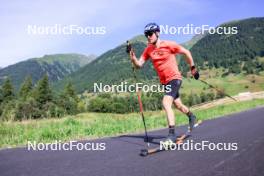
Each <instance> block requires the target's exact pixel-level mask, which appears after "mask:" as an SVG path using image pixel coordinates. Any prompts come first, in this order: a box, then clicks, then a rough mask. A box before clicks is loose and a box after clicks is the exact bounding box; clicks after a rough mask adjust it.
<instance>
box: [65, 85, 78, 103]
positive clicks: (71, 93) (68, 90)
mask: <svg viewBox="0 0 264 176" xmlns="http://www.w3.org/2000/svg"><path fill="white" fill-rule="evenodd" d="M63 94H64V95H65V96H66V97H72V98H73V99H75V100H76V102H78V101H79V98H78V96H77V94H76V93H75V90H74V87H73V85H72V83H71V82H68V84H67V85H66V86H65V88H64V93H63Z"/></svg>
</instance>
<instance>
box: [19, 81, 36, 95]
mask: <svg viewBox="0 0 264 176" xmlns="http://www.w3.org/2000/svg"><path fill="white" fill-rule="evenodd" d="M32 88H33V84H32V78H31V76H28V77H27V78H26V79H25V80H24V82H23V84H22V85H21V87H20V90H19V97H20V98H21V99H22V100H26V98H27V97H28V96H29V94H30V93H31V91H32Z"/></svg>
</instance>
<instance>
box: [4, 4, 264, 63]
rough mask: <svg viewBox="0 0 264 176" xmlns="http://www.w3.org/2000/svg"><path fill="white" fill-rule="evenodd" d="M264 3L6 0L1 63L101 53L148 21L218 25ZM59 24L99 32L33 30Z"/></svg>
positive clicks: (258, 10) (258, 11) (255, 11)
mask: <svg viewBox="0 0 264 176" xmlns="http://www.w3.org/2000/svg"><path fill="white" fill-rule="evenodd" d="M263 5H264V2H262V1H261V0H234V1H230V0H214V1H212V0H126V1H121V0H96V1H94V0H75V1H64V0H43V1H41V0H40V1H33V0H24V1H21V0H13V1H8V0H4V1H2V2H1V6H0V25H1V26H0V67H6V66H8V65H12V64H15V63H17V62H20V61H23V60H27V59H29V58H35V57H42V56H43V55H45V54H57V53H80V54H85V55H89V54H95V55H97V56H99V55H100V54H103V53H104V52H106V51H107V50H109V49H113V48H115V47H116V46H118V45H120V44H122V43H124V42H125V41H126V40H128V39H130V38H132V37H134V36H136V35H139V34H142V33H143V30H144V26H145V25H146V24H147V23H149V22H156V23H158V24H159V25H169V26H177V27H179V26H186V25H187V24H193V25H194V26H201V25H209V26H213V27H215V26H217V25H219V24H222V23H224V22H228V21H232V20H239V19H245V18H250V17H264V11H263ZM56 25H58V26H62V27H69V26H71V25H72V26H77V27H81V28H83V29H84V28H85V27H87V28H88V29H93V30H94V31H93V34H87V35H86V34H82V35H79V34H77V33H73V34H72V35H68V34H59V33H57V34H53V35H52V34H46V35H43V34H41V33H38V34H32V33H31V34H30V33H29V31H28V27H29V26H31V27H32V26H37V27H40V28H41V27H42V28H43V27H54V26H56ZM96 28H97V30H101V31H96ZM102 31H103V33H102ZM192 36H193V34H188V35H187V34H180V35H177V34H162V35H161V38H163V39H169V40H174V41H176V42H177V43H183V42H185V41H187V40H189V39H190V38H191V37H192Z"/></svg>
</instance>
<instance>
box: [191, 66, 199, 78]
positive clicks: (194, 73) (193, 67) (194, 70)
mask: <svg viewBox="0 0 264 176" xmlns="http://www.w3.org/2000/svg"><path fill="white" fill-rule="evenodd" d="M191 73H192V75H193V77H194V78H195V79H196V80H198V79H199V77H200V75H199V72H198V71H197V70H196V68H195V66H194V65H193V66H192V67H191Z"/></svg>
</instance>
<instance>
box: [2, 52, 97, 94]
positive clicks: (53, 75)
mask: <svg viewBox="0 0 264 176" xmlns="http://www.w3.org/2000/svg"><path fill="white" fill-rule="evenodd" d="M94 58H95V57H94V56H89V57H88V56H85V55H80V54H55V55H45V56H43V57H41V58H33V59H29V60H26V61H22V62H19V63H17V64H14V65H10V66H8V67H6V68H3V69H1V70H0V84H1V83H3V81H4V80H5V78H7V77H9V78H11V80H12V83H13V85H14V87H15V89H16V90H17V89H18V88H19V86H20V84H21V83H22V82H23V81H24V79H25V77H27V76H29V75H30V76H31V77H32V80H33V83H35V82H36V81H38V80H39V79H40V78H41V77H42V76H43V75H44V74H47V75H48V76H49V80H50V81H51V82H56V81H58V80H61V79H63V78H64V77H65V76H66V75H69V74H71V73H73V72H74V71H76V70H78V69H79V68H81V67H83V66H84V65H86V64H88V63H89V62H91V61H92V60H93V59H94Z"/></svg>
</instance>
